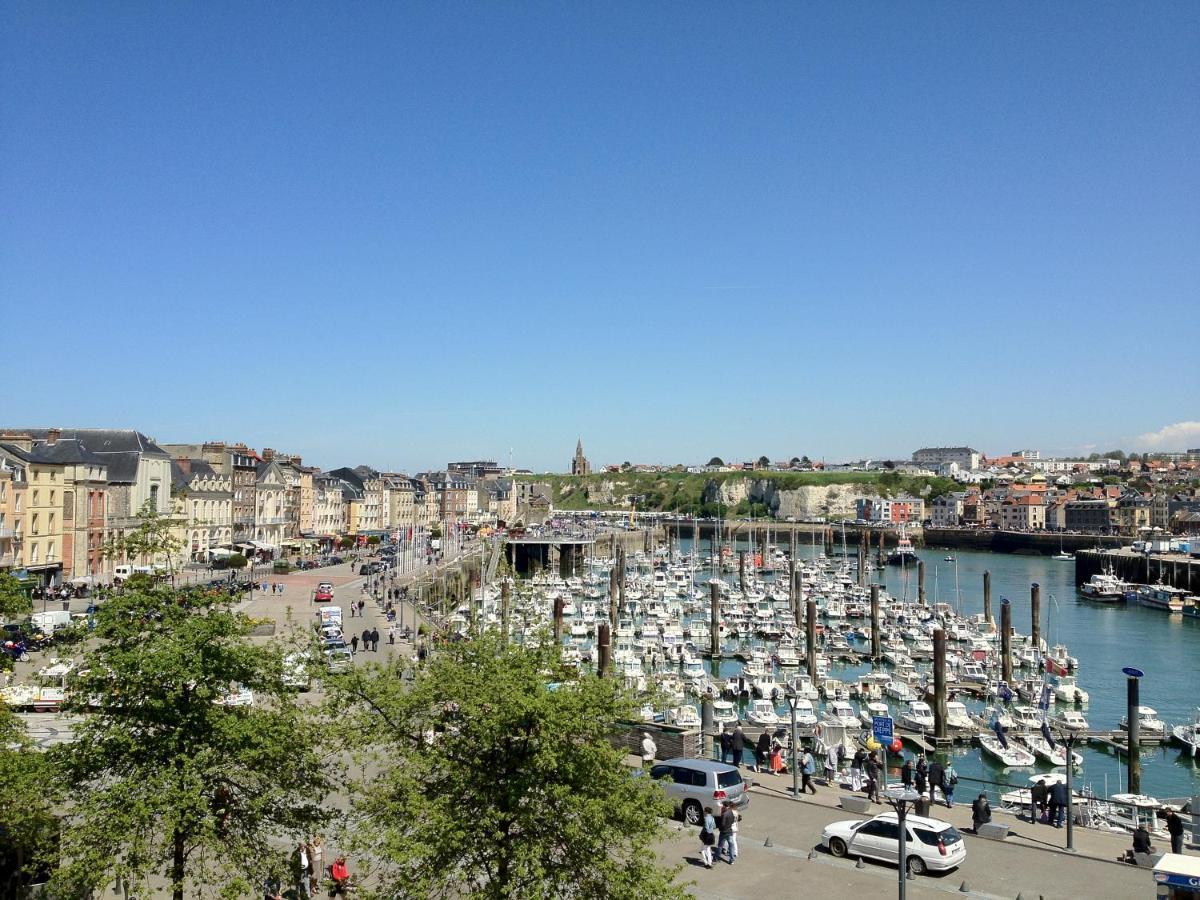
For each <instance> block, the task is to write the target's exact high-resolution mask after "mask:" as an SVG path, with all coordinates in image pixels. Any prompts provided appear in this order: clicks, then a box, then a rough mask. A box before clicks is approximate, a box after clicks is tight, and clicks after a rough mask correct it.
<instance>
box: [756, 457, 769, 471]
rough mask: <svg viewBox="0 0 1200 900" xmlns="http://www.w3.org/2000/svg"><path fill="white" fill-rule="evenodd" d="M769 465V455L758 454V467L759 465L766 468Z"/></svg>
mask: <svg viewBox="0 0 1200 900" xmlns="http://www.w3.org/2000/svg"><path fill="white" fill-rule="evenodd" d="M770 465H771V460H770V458H769V457H767V456H760V457H759V458H758V467H759V468H760V469H766V468H769V467H770Z"/></svg>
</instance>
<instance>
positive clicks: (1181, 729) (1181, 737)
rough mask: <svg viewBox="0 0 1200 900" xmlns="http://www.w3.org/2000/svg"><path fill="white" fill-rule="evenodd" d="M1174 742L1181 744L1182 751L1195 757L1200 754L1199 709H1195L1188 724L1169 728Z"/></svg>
mask: <svg viewBox="0 0 1200 900" xmlns="http://www.w3.org/2000/svg"><path fill="white" fill-rule="evenodd" d="M1171 737H1172V738H1173V739H1174V741H1175V743H1177V744H1181V745H1182V746H1183V749H1184V752H1185V753H1187V755H1188V756H1190V757H1192V759H1195V758H1196V757H1197V756H1198V755H1200V709H1197V710H1196V712H1195V715H1194V716H1193V718H1192V722H1191V724H1189V725H1176V726H1175V727H1174V728H1172V729H1171Z"/></svg>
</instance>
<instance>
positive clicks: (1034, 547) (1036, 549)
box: [914, 528, 1130, 556]
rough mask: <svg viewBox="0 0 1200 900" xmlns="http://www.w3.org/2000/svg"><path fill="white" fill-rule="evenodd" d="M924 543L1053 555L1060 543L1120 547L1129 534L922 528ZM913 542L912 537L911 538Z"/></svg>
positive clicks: (1068, 546) (1073, 546)
mask: <svg viewBox="0 0 1200 900" xmlns="http://www.w3.org/2000/svg"><path fill="white" fill-rule="evenodd" d="M922 538H923V541H924V544H925V546H927V547H949V548H951V549H954V550H981V551H986V552H989V553H1029V554H1040V555H1043V556H1053V555H1054V554H1055V553H1057V552H1058V551H1059V547H1060V546H1061V547H1062V549H1063V550H1066V551H1067V552H1068V553H1074V552H1078V551H1080V550H1093V549H1095V548H1097V547H1120V546H1121V544H1122V542H1126V543H1127V542H1128V541H1129V540H1130V538H1122V537H1118V536H1114V535H1096V534H1059V533H1058V532H1055V531H1002V530H1000V529H993V528H925V529H924V530H923V534H922ZM914 543H915V540H914Z"/></svg>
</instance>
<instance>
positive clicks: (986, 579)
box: [983, 572, 992, 625]
mask: <svg viewBox="0 0 1200 900" xmlns="http://www.w3.org/2000/svg"><path fill="white" fill-rule="evenodd" d="M983 621H984V622H986V623H987V624H989V625H991V624H992V573H991V572H984V573H983Z"/></svg>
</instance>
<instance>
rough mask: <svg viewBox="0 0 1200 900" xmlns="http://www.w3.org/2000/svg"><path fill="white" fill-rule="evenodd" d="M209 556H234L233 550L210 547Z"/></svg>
mask: <svg viewBox="0 0 1200 900" xmlns="http://www.w3.org/2000/svg"><path fill="white" fill-rule="evenodd" d="M208 555H209V556H233V551H232V550H226V549H225V548H224V547H209V548H208Z"/></svg>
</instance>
